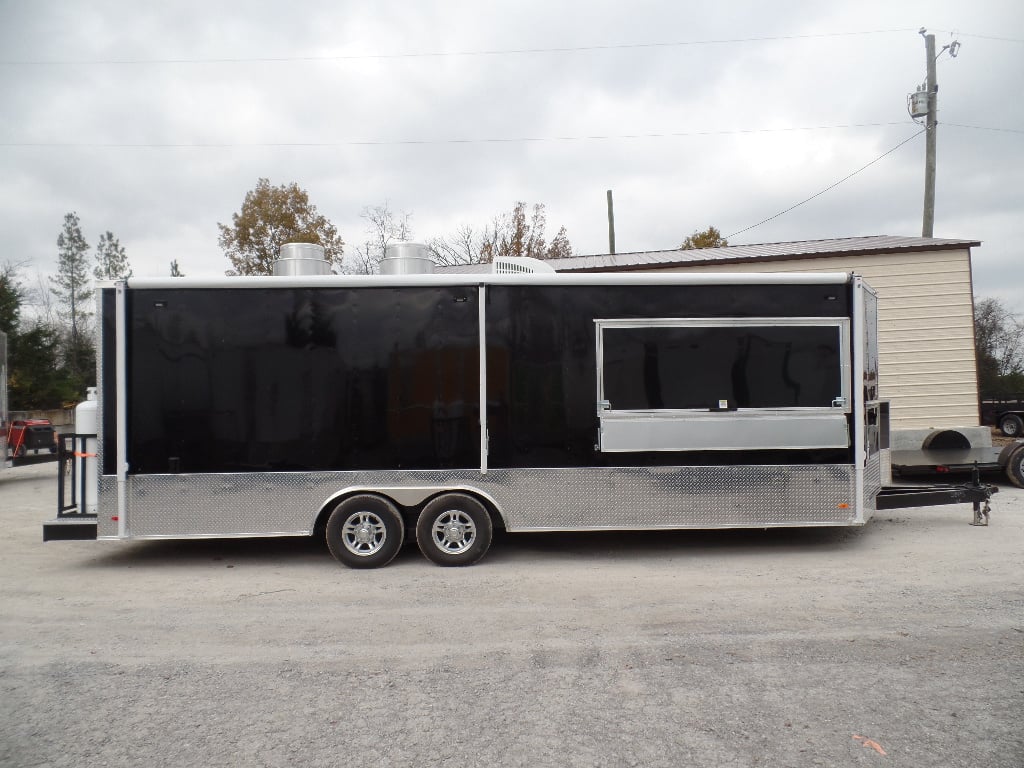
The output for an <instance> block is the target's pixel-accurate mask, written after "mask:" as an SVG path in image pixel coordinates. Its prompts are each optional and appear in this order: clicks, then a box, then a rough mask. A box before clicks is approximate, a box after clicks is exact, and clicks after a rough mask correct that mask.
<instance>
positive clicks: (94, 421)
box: [75, 387, 99, 515]
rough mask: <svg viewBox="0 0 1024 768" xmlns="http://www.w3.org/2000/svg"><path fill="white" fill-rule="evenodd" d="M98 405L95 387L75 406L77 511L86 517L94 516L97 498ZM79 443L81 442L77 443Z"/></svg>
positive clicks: (89, 389) (87, 391) (88, 390)
mask: <svg viewBox="0 0 1024 768" xmlns="http://www.w3.org/2000/svg"><path fill="white" fill-rule="evenodd" d="M98 416H99V403H98V402H97V401H96V387H89V388H88V389H87V390H86V394H85V400H84V401H83V402H81V403H79V404H78V405H77V406H75V477H77V478H81V479H80V480H79V482H80V483H82V485H80V486H79V487H80V488H82V489H83V492H82V495H83V497H84V498H82V499H79V502H78V504H79V506H78V509H79V511H81V512H84V513H86V514H87V515H95V514H96V499H97V497H98V496H99V462H98V459H97V456H96V445H97V443H96V435H97V433H98V432H99V419H98ZM79 441H81V442H79Z"/></svg>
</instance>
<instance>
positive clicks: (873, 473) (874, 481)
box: [864, 453, 882, 522]
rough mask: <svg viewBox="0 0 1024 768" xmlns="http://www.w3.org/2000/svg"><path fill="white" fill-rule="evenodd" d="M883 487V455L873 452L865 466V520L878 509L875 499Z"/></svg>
mask: <svg viewBox="0 0 1024 768" xmlns="http://www.w3.org/2000/svg"><path fill="white" fill-rule="evenodd" d="M881 489H882V456H881V454H880V453H873V454H871V455H870V456H868V460H867V466H865V467H864V521H865V522H867V521H868V520H870V519H871V516H872V515H874V514H875V512H877V511H878V510H877V509H876V507H875V499H876V497H877V496H878V492H879V491H880V490H881Z"/></svg>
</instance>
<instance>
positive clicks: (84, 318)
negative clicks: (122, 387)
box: [50, 212, 95, 380]
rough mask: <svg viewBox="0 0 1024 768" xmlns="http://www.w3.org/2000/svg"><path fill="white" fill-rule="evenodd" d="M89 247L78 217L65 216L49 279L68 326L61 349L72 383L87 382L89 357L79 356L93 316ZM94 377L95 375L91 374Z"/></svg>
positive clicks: (73, 215) (72, 213)
mask: <svg viewBox="0 0 1024 768" xmlns="http://www.w3.org/2000/svg"><path fill="white" fill-rule="evenodd" d="M88 251H89V244H88V243H87V242H86V241H85V238H84V237H83V236H82V226H81V222H80V221H79V219H78V214H76V213H74V212H71V213H68V214H66V215H65V216H64V227H63V229H62V230H61V233H60V234H59V235H58V236H57V274H56V275H55V276H53V277H51V278H50V282H51V287H50V291H51V292H52V293H53V295H54V296H55V297H56V298H57V301H58V303H59V304H60V306H61V307H62V308H63V309H64V311H65V316H66V319H65V323H66V325H65V327H67V326H70V331H69V332H68V335H67V341H66V343H65V345H64V359H65V362H66V365H67V367H68V369H69V371H70V373H71V376H72V378H74V379H75V380H87V379H88V378H90V374H89V371H88V370H87V366H88V356H86V357H82V356H81V355H80V352H81V351H82V350H83V349H86V348H88V347H89V345H88V344H85V343H83V338H82V335H83V331H84V330H86V329H87V327H88V320H89V318H90V317H91V316H92V312H90V311H89V309H88V308H89V301H90V299H92V295H93V291H92V287H91V286H90V284H89V271H88V259H87V257H86V253H88ZM92 375H93V376H94V375H95V374H92Z"/></svg>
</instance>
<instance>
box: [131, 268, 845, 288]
mask: <svg viewBox="0 0 1024 768" xmlns="http://www.w3.org/2000/svg"><path fill="white" fill-rule="evenodd" d="M849 280H850V275H849V274H848V273H846V272H700V273H696V272H695V273H686V272H672V273H665V272H660V273H573V274H566V273H554V274H551V273H543V272H537V273H532V274H516V275H507V274H494V273H475V274H450V273H447V274H446V273H433V274H426V275H308V276H302V277H285V276H280V277H269V276H239V277H209V278H189V277H143V278H134V277H133V278H129V279H128V280H127V285H128V288H129V290H166V289H169V288H271V287H276V288H343V287H402V286H428V285H787V284H789V285H815V284H820V285H842V284H845V283H848V282H849Z"/></svg>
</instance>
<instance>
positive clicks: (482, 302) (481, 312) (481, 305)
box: [477, 285, 490, 475]
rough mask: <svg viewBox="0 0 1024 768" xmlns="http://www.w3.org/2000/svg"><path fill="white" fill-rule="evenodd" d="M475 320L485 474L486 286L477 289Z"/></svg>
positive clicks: (485, 472)
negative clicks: (477, 326)
mask: <svg viewBox="0 0 1024 768" xmlns="http://www.w3.org/2000/svg"><path fill="white" fill-rule="evenodd" d="M477 303H478V307H477V309H478V316H477V322H478V323H479V325H480V329H479V333H480V341H479V344H480V473H481V474H483V475H486V474H487V451H488V448H489V447H490V446H489V440H488V434H487V286H484V285H481V286H480V291H479V297H478V299H477Z"/></svg>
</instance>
